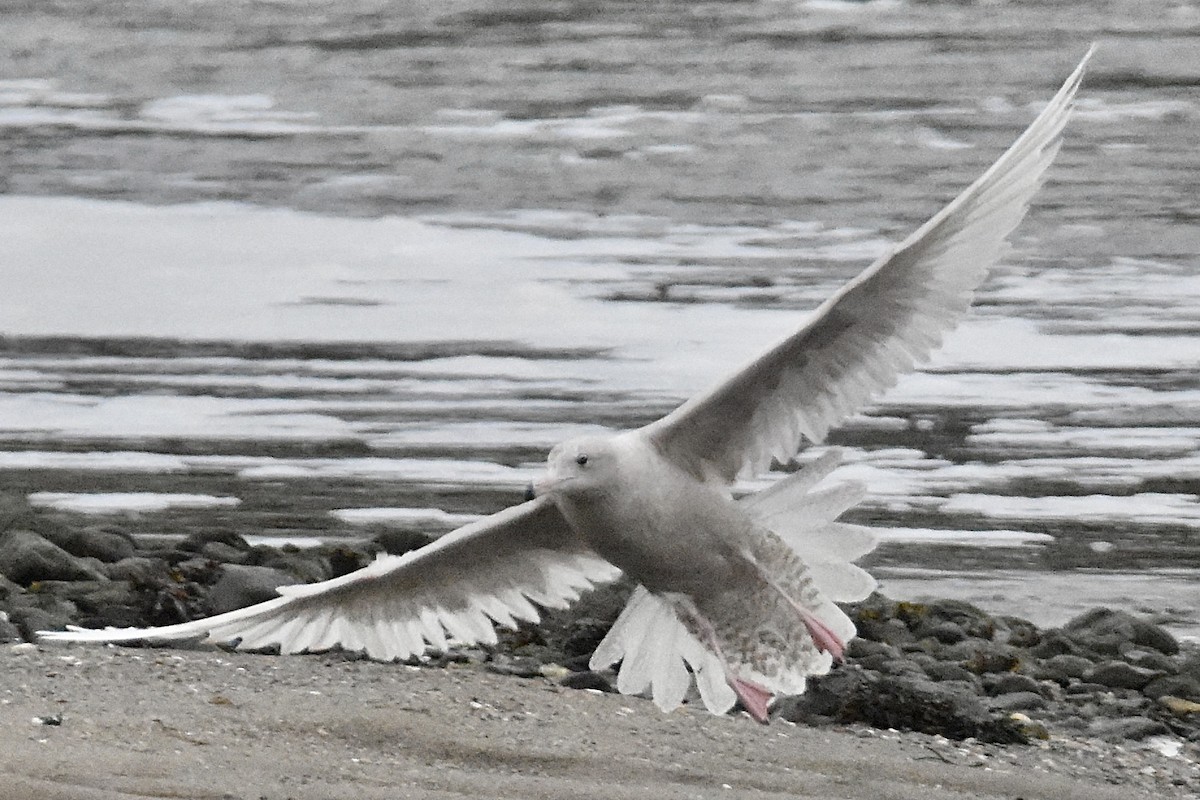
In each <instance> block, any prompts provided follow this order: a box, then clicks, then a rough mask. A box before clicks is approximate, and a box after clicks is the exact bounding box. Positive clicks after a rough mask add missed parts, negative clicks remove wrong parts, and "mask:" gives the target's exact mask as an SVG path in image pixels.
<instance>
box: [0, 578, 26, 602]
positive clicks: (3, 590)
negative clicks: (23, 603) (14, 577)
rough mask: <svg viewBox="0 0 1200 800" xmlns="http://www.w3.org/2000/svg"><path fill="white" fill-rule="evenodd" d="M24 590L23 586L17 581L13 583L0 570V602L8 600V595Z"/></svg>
mask: <svg viewBox="0 0 1200 800" xmlns="http://www.w3.org/2000/svg"><path fill="white" fill-rule="evenodd" d="M24 591H25V587H23V586H21V585H20V584H19V583H13V582H12V581H10V580H9V579H8V578H7V577H5V575H4V573H2V572H0V602H3V601H5V600H8V598H9V597H11V596H13V595H17V594H21V593H22V592H24Z"/></svg>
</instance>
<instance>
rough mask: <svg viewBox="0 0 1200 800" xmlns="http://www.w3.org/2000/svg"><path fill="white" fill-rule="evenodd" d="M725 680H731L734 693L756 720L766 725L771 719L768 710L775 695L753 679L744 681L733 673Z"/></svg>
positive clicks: (730, 684) (730, 683)
mask: <svg viewBox="0 0 1200 800" xmlns="http://www.w3.org/2000/svg"><path fill="white" fill-rule="evenodd" d="M725 680H726V681H728V682H729V686H730V687H731V688H732V689H733V692H734V694H736V695H737V696H738V699H739V700H741V701H742V706H743V707H744V708H745V709H746V711H747V713H749V714H750V716H751V717H753V718H754V721H755V722H761V723H762V724H763V725H766V724H768V723H769V722H770V721H771V718H770V716H769V715H768V713H767V711H768V709H769V708H770V706H771V700H772V699H774V697H775V695H773V694H771V692H770V691H769V690H767V689H765V688H763V687H762V686H759V685H758V684H757V683H754V682H753V681H744V680H742V679H741V678H735V677H733V676H732V675H726V676H725Z"/></svg>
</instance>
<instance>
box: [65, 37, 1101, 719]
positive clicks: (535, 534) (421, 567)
mask: <svg viewBox="0 0 1200 800" xmlns="http://www.w3.org/2000/svg"><path fill="white" fill-rule="evenodd" d="M1093 49H1094V48H1093ZM1091 52H1092V51H1090V50H1089V52H1088V54H1087V55H1086V56H1085V57H1084V59H1083V61H1082V62H1081V63H1080V64H1079V66H1078V67H1077V68H1076V69H1075V71H1074V72H1073V73H1072V75H1071V76H1070V77H1069V78H1068V79H1067V81H1066V83H1065V84H1064V85H1063V86H1062V88H1061V89H1060V90H1059V91H1058V93H1057V94H1056V95H1055V96H1054V97H1053V98H1052V99H1051V101H1050V102H1049V104H1048V105H1047V106H1046V108H1045V109H1044V110H1043V111H1042V112H1041V113H1040V114H1039V115H1038V116H1037V118H1036V119H1035V120H1034V121H1033V122H1032V123H1031V124H1030V126H1029V127H1028V128H1027V129H1026V130H1025V132H1024V133H1022V134H1021V136H1020V137H1018V139H1017V140H1016V142H1015V143H1014V144H1013V145H1012V146H1011V147H1010V148H1009V149H1008V150H1007V151H1006V152H1005V153H1004V154H1003V155H1001V156H1000V157H999V159H998V160H997V161H996V162H995V163H994V164H993V165H992V166H991V167H990V168H988V170H986V171H985V172H984V174H983V175H982V176H980V177H979V178H978V179H977V180H976V181H975V182H974V183H972V184H971V185H970V186H968V187H967V188H966V189H965V190H964V191H963V192H962V193H961V194H959V195H958V197H956V198H955V199H954V200H952V201H951V202H950V203H949V204H948V205H947V206H946V207H945V208H943V209H942V210H941V211H939V212H938V213H937V214H935V215H934V216H933V217H932V218H931V219H930V220H929V221H928V222H926V223H925V224H924V225H922V226H921V227H920V228H918V229H917V230H916V231H915V232H914V233H912V234H911V235H910V236H909V237H908V238H906V239H904V240H903V241H902V242H900V243H899V244H897V245H896V246H895V247H893V248H892V249H891V250H890V251H889V252H887V253H886V254H884V255H883V256H882V257H881V258H879V259H878V260H876V261H875V262H874V263H872V264H871V265H869V266H868V267H866V269H864V270H863V271H862V272H861V273H860V274H859V275H858V276H857V277H855V278H854V279H853V280H851V281H849V282H848V283H847V284H846V285H844V286H843V287H842V288H841V289H839V290H838V291H837V292H836V293H834V295H833V296H832V297H830V298H829V299H828V300H826V301H825V302H824V303H822V304H821V306H820V307H818V308H817V309H816V311H815V312H814V313H813V314H812V316H811V317H810V318H809V319H808V321H807V322H806V323H805V324H804V325H803V326H801V327H800V329H799V330H797V331H795V332H793V333H791V334H790V335H788V336H786V337H785V338H784V339H783V340H782V341H780V342H779V344H778V345H776V346H775V347H773V348H771V349H770V350H768V351H767V352H766V353H764V354H762V355H761V356H760V357H758V358H757V359H755V360H754V361H752V362H751V363H749V364H747V365H745V366H744V367H743V368H742V369H740V370H738V371H737V372H735V373H734V374H733V375H731V376H730V377H728V378H726V379H725V380H724V381H721V382H719V383H717V384H716V385H715V386H714V387H713V388H712V389H710V390H709V391H707V392H703V393H701V394H699V395H697V396H695V397H693V398H692V399H690V400H688V401H687V402H686V403H684V404H683V405H681V406H680V407H679V408H677V409H675V410H674V411H672V412H671V413H670V414H668V415H667V416H665V417H663V418H662V419H660V420H657V421H655V422H653V423H651V424H649V425H647V426H645V427H642V428H639V429H637V430H634V431H626V432H621V433H615V434H612V435H609V436H593V437H585V438H582V439H574V440H571V441H568V442H564V443H563V444H560V445H558V446H557V447H555V448H554V449H553V450H552V451H551V453H550V455H549V459H548V464H547V470H546V474H545V475H544V476H543V477H542V478H541V479H539V480H538V481H537V482H536V483H535V487H534V488H535V492H534V494H535V496H534V497H533V498H532V499H530V500H528V501H527V502H525V503H522V504H521V505H517V506H514V507H512V508H508V509H505V510H503V511H500V512H498V513H496V514H493V515H492V516H490V517H487V518H485V519H481V520H479V521H477V522H473V523H471V524H469V525H466V526H463V527H462V528H459V529H458V530H456V531H453V532H451V533H449V534H446V535H445V536H443V537H441V538H440V539H438V540H437V541H435V542H433V543H431V544H429V545H427V546H425V547H423V548H421V549H419V550H416V551H413V552H411V553H407V554H405V555H403V556H382V557H380V558H378V559H377V560H376V561H375V562H374V563H373V564H371V565H369V566H367V567H364V568H363V569H360V570H358V571H357V572H353V573H350V574H348V575H344V576H342V577H339V578H335V579H333V580H329V581H324V582H322V583H316V584H309V585H297V586H287V587H282V588H280V590H279V592H280V597H278V598H275V599H273V600H269V601H267V602H264V603H260V604H258V605H255V606H250V607H248V608H243V609H239V610H236V611H231V612H228V613H225V614H220V615H218V616H215V617H210V618H207V619H200V620H194V621H191V622H184V623H180V624H178V625H168V626H163V627H157V628H124V629H106V630H84V629H80V628H72V629H69V630H67V631H43V632H41V635H42V637H43V638H44V639H47V640H63V641H90V642H128V641H135V640H148V641H156V642H169V641H176V640H180V639H196V638H200V639H205V638H207V639H211V640H215V641H220V642H227V643H232V644H234V645H235V646H238V647H242V648H262V647H268V646H278V647H279V648H280V650H281V651H282V652H284V653H298V652H304V651H319V650H326V649H329V648H332V647H335V646H336V647H342V648H345V649H348V650H361V651H363V652H365V653H366V654H367V655H369V656H370V657H372V658H377V659H384V660H387V659H398V658H409V657H412V656H416V655H420V654H422V653H424V652H426V651H427V650H431V649H433V650H444V649H446V648H447V647H448V646H450V644H451V643H452V642H458V643H464V644H466V643H476V642H478V643H484V644H491V643H495V642H496V631H495V626H496V625H504V626H513V625H515V624H516V623H517V622H518V621H519V620H528V621H535V622H536V621H537V620H538V619H539V607H552V608H561V607H565V606H566V605H567V604H569V603H570V602H571V601H573V600H574V599H576V598H577V597H578V596H579V594H580V593H581V592H583V591H585V590H587V589H588V588H590V587H592V586H595V585H596V584H600V583H605V582H609V581H612V580H615V579H616V578H617V577H619V576H620V575H621V574H622V573H625V574H626V575H628V576H629V577H630V578H631V579H632V580H633V581H634V582H635V583H636V584H637V586H636V588H635V590H634V592H633V595H632V596H631V598H630V599H629V602H628V604H627V605H626V607H625V609H624V610H623V611H622V612H621V614H620V616H619V617H618V618H617V620H616V622H615V623H614V625H613V626H612V628H611V630H610V631H609V632H608V635H607V636H605V638H604V640H603V641H602V642H601V643H600V645H599V646H598V647H597V648H596V651H595V653H594V654H593V656H592V659H591V665H592V667H593V668H595V669H600V668H604V667H607V666H609V665H612V664H615V663H617V662H620V670H619V672H618V676H617V688H618V689H619V690H620V691H621V692H623V693H627V694H648V695H649V696H650V697H652V698H653V700H654V702H655V703H656V704H657V705H658V706H659V707H660V708H662V709H663V710H670V709H673V708H675V707H677V706H678V705H680V704H681V703H682V702H684V701H685V698H686V696H687V691H688V688H689V687H690V686H691V685H693V683H694V685H695V687H696V689H697V691H698V692H699V695H700V699H701V701H702V702H703V704H704V705H705V706H706V707H707V708H708V709H709V710H710V711H712V712H713V713H718V714H720V713H725V712H727V711H728V710H729V709H730V708H732V707H733V706H734V705H735V704H736V702H737V701H739V700H740V701H741V703H742V705H743V707H744V708H745V709H746V710H747V711H748V712H749V713H750V714H751V715H752V716H753V717H754V718H755V719H757V720H759V721H762V722H765V721H767V719H768V712H769V706H770V703H771V701H772V698H773V697H774V696H775V695H778V694H793V693H798V692H802V691H803V690H804V688H805V681H806V679H807V678H808V676H810V675H820V674H822V673H825V672H827V671H828V670H829V669H830V667H831V665H832V663H833V662H834V661H835V660H837V659H840V658H841V657H842V654H843V651H844V648H845V646H846V642H848V641H849V640H850V639H851V638H852V637H853V636H854V634H855V629H854V625H853V623H852V622H851V620H850V619H849V618H848V617H847V616H846V614H845V613H844V612H842V610H841V609H840V608H839V607H838V606H837V603H838V602H844V601H852V600H858V599H862V598H863V597H866V596H867V595H868V594H869V593H870V592H871V591H872V589H873V588H874V586H875V582H874V580H873V579H872V578H871V576H870V575H868V574H867V573H866V572H864V571H863V570H862V569H860V568H858V567H857V566H855V565H854V564H853V562H854V561H855V560H856V559H857V558H859V557H860V556H862V555H863V554H864V553H866V552H868V551H870V550H871V549H872V547H873V546H874V543H875V539H874V536H873V535H872V533H871V531H870V530H868V529H864V528H861V527H857V526H854V525H848V524H845V523H842V522H839V521H838V517H839V516H840V515H841V514H842V513H843V512H844V511H845V510H846V509H848V508H850V507H851V506H853V505H854V504H855V503H856V502H858V500H859V499H861V497H862V494H863V489H862V487H858V486H853V485H832V486H831V485H826V484H824V483H823V481H824V479H825V478H826V477H828V476H829V475H830V473H831V472H832V471H833V470H834V468H835V467H836V465H837V454H836V452H833V451H830V452H828V453H826V454H824V455H822V456H820V457H818V458H816V459H812V460H809V461H808V462H807V463H806V464H805V465H804V466H803V468H802V469H800V470H799V471H798V472H795V473H793V474H791V475H789V476H787V477H785V478H782V479H781V480H779V481H778V482H776V483H775V485H773V486H771V487H770V488H768V489H765V490H763V491H761V492H758V493H757V494H753V495H750V496H748V497H743V498H741V499H737V500H735V499H734V497H733V491H732V490H733V486H734V483H735V482H736V480H737V479H738V478H739V477H740V476H744V475H754V474H759V473H761V472H763V471H765V470H766V469H767V468H769V467H770V465H771V464H772V462H778V463H781V464H786V463H789V462H790V461H791V460H792V459H793V458H794V457H795V456H796V454H797V452H798V451H799V450H800V448H801V447H802V446H803V444H804V443H805V442H806V441H807V442H809V443H819V442H821V441H822V440H823V439H824V437H825V435H826V434H827V433H828V431H829V430H830V429H831V428H833V427H835V426H836V425H837V424H839V423H840V422H842V421H843V420H845V419H846V418H847V417H848V416H850V415H851V414H853V413H854V412H855V411H857V410H858V409H860V408H861V407H862V406H863V405H864V404H866V403H867V402H868V401H870V400H871V399H872V398H873V397H876V396H878V395H879V394H880V393H881V392H883V391H884V390H885V389H887V388H888V387H890V386H891V385H892V384H893V383H894V382H895V380H896V379H897V377H898V376H899V375H900V374H902V373H904V372H907V371H909V370H911V369H912V368H913V367H914V365H915V364H917V363H918V362H920V361H922V360H924V359H926V358H928V356H929V354H930V353H931V352H932V351H933V350H934V349H935V348H936V347H937V346H938V345H939V344H940V342H941V338H942V336H943V335H944V334H945V333H946V332H948V331H949V330H951V329H952V328H953V327H954V326H955V325H956V324H957V323H958V322H959V320H961V319H962V317H963V316H964V315H965V314H966V312H967V308H968V307H969V305H970V302H971V299H972V296H973V293H974V291H975V289H976V288H977V287H978V286H979V284H980V283H981V282H982V281H983V280H984V278H985V277H986V276H987V273H988V270H989V269H990V268H991V266H992V265H993V264H994V263H995V262H996V261H997V260H998V259H999V258H1000V257H1001V256H1002V255H1003V254H1004V253H1005V251H1006V248H1007V244H1006V240H1007V237H1008V236H1009V234H1011V232H1012V231H1013V230H1014V229H1015V228H1016V226H1017V224H1018V223H1019V222H1020V221H1021V219H1022V218H1023V217H1024V216H1025V213H1026V212H1027V210H1028V208H1029V204H1030V201H1031V200H1032V198H1033V196H1034V194H1035V193H1036V192H1037V190H1038V188H1039V187H1040V186H1041V183H1042V181H1043V179H1044V177H1045V174H1046V170H1047V169H1048V168H1049V166H1050V164H1051V162H1052V161H1053V160H1054V156H1055V154H1056V153H1057V152H1058V148H1059V146H1060V145H1061V142H1062V131H1063V128H1064V126H1065V125H1066V123H1067V120H1068V118H1069V116H1070V111H1071V108H1072V105H1073V101H1074V96H1075V92H1076V90H1077V89H1078V88H1079V85H1080V82H1081V81H1082V77H1083V71H1084V66H1085V64H1086V63H1087V60H1088V58H1089V57H1090V56H1091Z"/></svg>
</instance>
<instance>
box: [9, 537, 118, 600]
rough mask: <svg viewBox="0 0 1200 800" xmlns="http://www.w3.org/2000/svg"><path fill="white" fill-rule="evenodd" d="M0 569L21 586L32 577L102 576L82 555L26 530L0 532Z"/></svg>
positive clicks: (100, 578) (61, 578) (55, 578)
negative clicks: (76, 554) (79, 555)
mask: <svg viewBox="0 0 1200 800" xmlns="http://www.w3.org/2000/svg"><path fill="white" fill-rule="evenodd" d="M0 573H3V574H4V575H5V576H6V577H8V578H9V579H10V580H12V581H13V582H15V583H18V584H21V585H23V586H28V585H29V584H31V583H34V582H35V581H50V580H59V581H74V580H83V581H87V580H105V577H104V575H103V574H101V573H100V572H98V571H97V570H95V569H93V568H92V567H91V566H90V565H89V564H88V563H87V562H86V561H84V560H83V559H81V558H79V557H78V556H73V555H71V554H70V553H68V552H67V551H66V550H63V549H62V548H61V547H59V546H58V545H56V544H54V543H53V542H49V541H47V540H46V539H43V538H42V537H41V536H38V535H37V534H36V533H33V532H32V531H25V530H10V531H8V532H7V533H5V534H4V535H3V536H0Z"/></svg>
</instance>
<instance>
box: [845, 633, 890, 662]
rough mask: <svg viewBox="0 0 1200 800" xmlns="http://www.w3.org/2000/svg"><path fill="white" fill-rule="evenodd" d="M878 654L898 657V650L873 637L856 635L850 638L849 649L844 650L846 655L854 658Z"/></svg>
mask: <svg viewBox="0 0 1200 800" xmlns="http://www.w3.org/2000/svg"><path fill="white" fill-rule="evenodd" d="M880 654H882V655H885V656H887V657H888V658H899V657H900V651H899V650H897V649H896V648H895V647H892V646H891V645H890V644H885V643H884V642H878V641H875V640H873V639H863V638H862V637H859V636H856V637H855V638H853V639H851V640H850V645H849V649H848V650H847V651H846V655H847V656H849V657H850V658H854V659H859V658H866V657H867V656H874V655H880Z"/></svg>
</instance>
